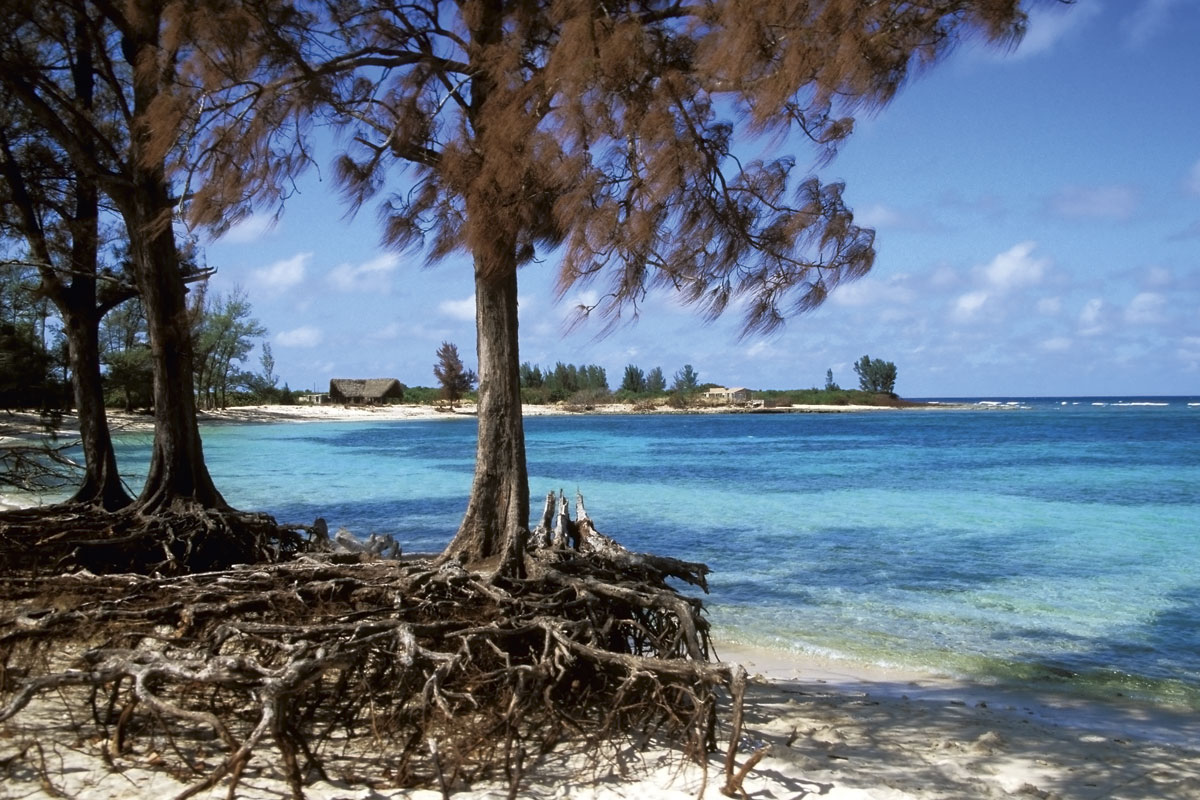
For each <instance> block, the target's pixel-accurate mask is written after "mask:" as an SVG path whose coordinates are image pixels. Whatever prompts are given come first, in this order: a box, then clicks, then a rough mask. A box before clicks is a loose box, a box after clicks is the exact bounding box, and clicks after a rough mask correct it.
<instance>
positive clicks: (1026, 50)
mask: <svg viewBox="0 0 1200 800" xmlns="http://www.w3.org/2000/svg"><path fill="white" fill-rule="evenodd" d="M1099 12H1100V4H1099V3H1095V2H1093V3H1085V4H1080V5H1077V6H1071V7H1069V8H1063V7H1061V6H1052V5H1050V4H1043V5H1040V6H1035V7H1034V8H1033V9H1032V10H1031V11H1030V12H1029V28H1028V30H1027V31H1026V33H1025V38H1024V39H1022V40H1021V44H1020V46H1019V47H1018V48H1017V52H1016V53H1015V54H1014V56H1015V58H1018V59H1022V58H1033V57H1035V56H1040V55H1043V54H1045V53H1049V52H1050V51H1052V50H1054V49H1055V48H1056V47H1057V46H1058V45H1059V43H1060V42H1062V41H1063V40H1064V39H1067V38H1069V37H1070V36H1071V35H1072V34H1073V33H1075V32H1076V31H1078V30H1079V29H1081V28H1083V27H1084V26H1085V25H1086V24H1087V23H1088V22H1089V21H1090V20H1091V19H1092V18H1093V17H1095V16H1096V15H1097V14H1098V13H1099Z"/></svg>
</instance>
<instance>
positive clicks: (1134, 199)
mask: <svg viewBox="0 0 1200 800" xmlns="http://www.w3.org/2000/svg"><path fill="white" fill-rule="evenodd" d="M1137 203H1138V193H1137V191H1136V190H1135V189H1134V188H1132V187H1130V186H1121V185H1109V186H1066V187H1064V188H1063V189H1061V190H1060V191H1059V192H1058V193H1057V194H1055V195H1054V196H1053V197H1051V198H1050V201H1049V204H1048V206H1049V210H1050V212H1051V213H1052V214H1054V215H1055V216H1058V217H1062V218H1064V219H1099V220H1115V221H1125V220H1128V219H1130V218H1131V217H1132V216H1133V213H1134V211H1136V210H1137Z"/></svg>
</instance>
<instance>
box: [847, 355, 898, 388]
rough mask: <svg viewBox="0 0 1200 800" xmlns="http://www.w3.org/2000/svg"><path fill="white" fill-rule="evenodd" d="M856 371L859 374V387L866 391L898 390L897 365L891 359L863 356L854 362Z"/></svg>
mask: <svg viewBox="0 0 1200 800" xmlns="http://www.w3.org/2000/svg"><path fill="white" fill-rule="evenodd" d="M854 373H855V374H856V375H858V388H859V389H861V390H863V391H864V392H886V393H887V394H894V393H895V391H896V365H895V364H893V363H892V362H890V361H884V360H883V359H881V358H871V357H870V356H863V357H862V358H860V359H859V360H858V361H856V362H854Z"/></svg>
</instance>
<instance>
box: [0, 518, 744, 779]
mask: <svg viewBox="0 0 1200 800" xmlns="http://www.w3.org/2000/svg"><path fill="white" fill-rule="evenodd" d="M580 508H582V505H581V504H580ZM584 520H586V512H585V513H584V514H582V515H581V518H580V523H583V522H584ZM580 523H576V524H578V525H579V528H578V529H577V534H578V537H579V538H578V542H579V549H578V550H576V549H573V548H569V547H568V548H554V547H549V546H546V547H541V548H529V549H524V548H518V552H515V553H512V554H510V556H511V557H512V558H513V559H516V560H518V561H519V562H520V564H521V565H522V567H523V574H512V573H507V571H505V570H502V569H497V570H496V571H495V572H494V573H492V574H487V573H479V572H470V571H467V570H466V569H464V568H463V567H462V566H460V565H459V564H457V563H456V562H449V563H446V564H444V565H441V566H434V565H433V564H431V563H430V562H425V561H410V562H398V561H384V560H374V561H365V562H361V563H340V564H339V563H333V562H332V561H330V560H328V559H327V558H326V557H318V556H305V557H302V558H299V559H296V560H293V561H291V562H289V563H283V564H273V565H267V566H260V567H243V568H238V569H235V570H228V571H222V572H209V573H200V574H191V575H183V576H176V577H158V578H148V577H141V576H134V575H111V576H95V575H71V576H67V575H60V576H56V577H27V578H15V577H0V599H3V607H2V608H0V669H2V672H0V724H3V723H4V721H5V720H10V719H13V718H14V717H17V715H23V714H25V713H27V709H28V708H29V707H30V705H31V704H33V705H37V704H39V703H40V704H43V706H44V704H46V703H51V702H57V700H58V699H59V698H61V699H62V700H63V701H65V702H68V703H72V704H75V706H74V707H76V708H78V707H79V705H78V704H80V703H85V704H86V703H88V702H90V703H91V704H92V707H93V709H94V713H93V716H92V721H91V722H90V723H88V724H89V725H92V726H95V727H96V728H97V729H99V731H100V732H101V734H102V738H103V740H104V741H107V742H108V743H109V748H108V749H109V752H111V753H112V754H113V755H114V757H118V758H120V757H126V756H128V755H130V754H131V752H132V753H136V752H137V750H138V749H139V748H142V749H145V750H149V748H151V747H154V748H155V750H156V752H157V753H159V754H160V756H161V757H162V758H163V759H164V761H165V762H166V763H165V765H164V766H165V767H166V768H169V769H171V770H173V771H174V772H176V774H178V775H181V776H190V780H191V784H190V786H189V788H188V789H187V790H186V791H185V792H184V793H183V794H182V795H181V797H184V796H189V795H192V794H195V793H197V792H200V791H204V790H206V789H208V788H210V787H212V786H214V785H216V784H217V783H220V782H222V781H225V782H227V783H229V784H230V785H231V790H230V791H231V792H232V791H233V788H232V787H235V786H236V785H237V783H238V782H239V781H242V780H245V777H244V776H245V775H246V767H247V765H248V764H249V763H250V762H251V761H252V760H253V759H255V758H256V757H259V756H261V757H263V760H264V761H265V762H267V763H270V764H273V765H275V766H274V768H275V769H278V770H279V771H280V772H281V773H282V774H281V776H280V777H282V778H284V779H286V781H287V782H288V784H289V785H290V787H291V793H292V796H293V797H296V798H299V797H302V796H303V787H304V785H305V784H306V783H307V782H308V781H310V780H312V778H313V776H326V775H328V776H330V777H337V778H341V779H343V780H349V781H354V780H366V779H370V780H371V781H372V783H373V784H374V785H382V786H386V785H393V786H429V787H438V786H439V785H442V786H445V787H448V788H451V789H452V788H460V787H462V786H465V785H470V784H471V783H472V782H475V781H478V780H483V779H490V780H506V781H507V782H508V783H509V784H510V786H511V787H512V792H513V793H515V792H516V791H517V785H518V784H519V782H520V781H521V780H522V776H524V775H526V774H528V771H529V770H530V769H531V768H532V766H533V765H534V764H535V763H536V761H537V760H538V759H539V758H540V757H541V755H542V754H544V753H546V752H548V751H549V750H550V749H551V748H554V747H555V746H556V745H558V744H560V743H561V742H563V741H564V740H572V741H574V742H577V743H580V744H581V745H583V747H584V748H585V749H586V752H587V753H588V754H590V756H591V757H592V758H594V759H597V762H596V763H597V764H598V762H599V759H601V758H603V757H604V756H606V755H611V754H612V753H615V752H616V751H617V748H618V747H623V746H624V745H625V744H628V743H634V744H636V745H644V744H646V743H647V742H649V741H651V740H658V741H661V742H668V743H670V742H673V743H678V744H681V745H682V747H683V749H684V752H686V753H688V754H689V755H691V756H693V757H695V758H704V757H706V756H707V753H708V752H709V751H711V750H712V749H713V748H714V746H715V745H716V741H717V725H716V720H717V718H718V714H717V704H718V700H719V699H720V698H721V697H723V696H725V694H726V692H728V693H729V694H730V696H731V697H732V702H733V706H734V709H735V716H736V718H737V719H739V720H740V712H739V711H737V709H740V705H741V691H742V687H743V686H744V673H743V672H742V671H741V670H740V668H733V667H730V666H729V665H725V664H714V663H709V657H710V643H709V639H708V626H707V622H706V620H705V619H704V618H703V616H702V606H701V603H700V601H699V600H695V599H691V598H686V597H682V596H680V595H679V594H678V593H677V592H675V590H673V589H672V588H670V587H669V586H668V585H667V583H666V579H667V578H668V577H669V576H671V575H676V576H680V575H681V574H682V576H689V577H691V578H692V579H693V581H694V582H696V581H702V580H703V574H704V573H705V572H707V570H706V569H704V568H703V567H702V565H695V564H686V563H685V562H675V561H673V560H670V559H668V560H661V559H656V558H652V557H643V556H639V555H637V554H633V553H629V552H628V551H625V550H624V548H621V547H620V545H618V544H617V543H616V542H614V541H612V540H611V539H609V538H608V537H601V535H600V534H598V533H596V532H595V530H594V528H591V527H590V520H587V524H580ZM564 524H565V523H564ZM529 538H530V540H533V539H536V538H537V534H536V533H535V535H534V536H531V537H529ZM685 579H686V578H685ZM700 585H703V584H702V583H701V584H700ZM63 658H68V660H69V663H64V662H63V660H62V659H63ZM64 667H70V668H64ZM739 733H740V732H739V731H737V730H734V731H733V732H732V736H731V739H730V741H731V742H736V740H737V738H738V735H739ZM168 744H169V746H168ZM731 746H732V745H731ZM733 756H734V753H733V751H730V754H729V758H728V762H729V764H733V761H734V758H733ZM259 764H260V766H261V765H262V762H259ZM730 769H732V767H730ZM368 772H370V773H372V774H367V773H368Z"/></svg>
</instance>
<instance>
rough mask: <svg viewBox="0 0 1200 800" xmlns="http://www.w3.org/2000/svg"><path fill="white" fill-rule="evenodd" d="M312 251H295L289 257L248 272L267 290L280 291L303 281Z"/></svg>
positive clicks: (253, 279)
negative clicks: (294, 253) (295, 252)
mask: <svg viewBox="0 0 1200 800" xmlns="http://www.w3.org/2000/svg"><path fill="white" fill-rule="evenodd" d="M312 257H313V254H312V253H297V254H296V255H294V256H292V257H291V258H285V259H283V260H281V261H276V262H275V263H273V264H268V265H267V266H265V267H263V268H262V269H256V270H254V271H253V272H252V273H251V274H250V278H251V280H252V281H253V282H254V283H255V284H256V285H258V286H260V287H262V288H263V289H265V290H267V291H268V292H281V291H283V290H285V289H289V288H291V287H293V286H296V285H297V284H300V283H302V282H303V281H304V276H305V273H306V271H307V269H308V263H309V262H310V261H312Z"/></svg>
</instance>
